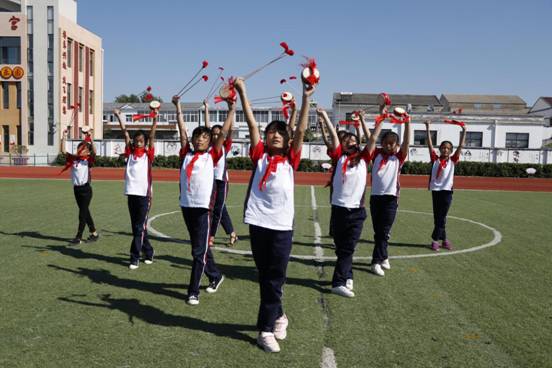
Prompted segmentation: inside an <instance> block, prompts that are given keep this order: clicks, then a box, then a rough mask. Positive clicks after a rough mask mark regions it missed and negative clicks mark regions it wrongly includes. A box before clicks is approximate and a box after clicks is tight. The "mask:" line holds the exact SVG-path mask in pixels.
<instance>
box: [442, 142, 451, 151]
mask: <svg viewBox="0 0 552 368" xmlns="http://www.w3.org/2000/svg"><path fill="white" fill-rule="evenodd" d="M443 144H450V150H451V151H452V150H453V149H454V145H453V144H452V142H451V141H442V142H441V144H440V145H439V148H441V147H442V146H443Z"/></svg>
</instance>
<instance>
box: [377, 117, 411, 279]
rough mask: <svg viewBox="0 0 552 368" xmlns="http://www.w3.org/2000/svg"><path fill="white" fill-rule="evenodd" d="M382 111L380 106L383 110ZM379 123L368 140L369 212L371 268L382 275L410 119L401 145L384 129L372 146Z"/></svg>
mask: <svg viewBox="0 0 552 368" xmlns="http://www.w3.org/2000/svg"><path fill="white" fill-rule="evenodd" d="M385 112H386V111H385V108H383V113H385ZM382 125H383V124H382V123H379V124H376V128H375V131H374V134H372V136H371V137H370V140H369V143H368V146H369V152H370V157H371V159H372V175H371V177H372V192H371V195H370V214H371V216H372V227H373V228H374V251H373V252H372V264H371V271H372V272H373V273H374V274H376V275H378V276H384V275H385V272H384V271H383V270H384V269H385V270H389V269H390V268H391V265H390V263H389V259H388V254H387V247H388V240H389V234H390V232H391V227H392V226H393V223H394V222H395V216H396V214H397V209H398V206H399V202H398V198H399V191H400V184H399V176H400V173H401V168H402V166H403V164H404V162H405V161H406V158H407V157H408V147H409V141H410V136H411V132H410V119H407V121H406V123H405V124H404V136H403V141H402V144H400V141H399V136H398V134H397V133H395V132H392V131H388V132H386V133H385V134H384V135H383V136H382V139H381V148H376V142H377V139H378V137H379V134H380V132H381V128H382Z"/></svg>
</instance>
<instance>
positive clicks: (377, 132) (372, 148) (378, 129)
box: [368, 106, 387, 155]
mask: <svg viewBox="0 0 552 368" xmlns="http://www.w3.org/2000/svg"><path fill="white" fill-rule="evenodd" d="M379 110H380V115H381V114H387V107H385V106H380V109H379ZM381 128H383V121H381V122H380V123H378V122H377V120H376V127H375V128H374V133H372V135H371V136H370V139H369V140H368V153H370V155H372V154H373V153H374V151H375V150H376V142H377V141H378V138H379V135H380V133H381Z"/></svg>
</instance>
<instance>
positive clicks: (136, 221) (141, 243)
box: [114, 109, 157, 270]
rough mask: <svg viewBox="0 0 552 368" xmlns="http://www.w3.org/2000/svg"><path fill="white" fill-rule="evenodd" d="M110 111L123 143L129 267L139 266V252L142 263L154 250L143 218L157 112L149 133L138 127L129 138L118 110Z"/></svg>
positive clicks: (148, 198) (147, 205) (148, 261)
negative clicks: (123, 139) (123, 140)
mask: <svg viewBox="0 0 552 368" xmlns="http://www.w3.org/2000/svg"><path fill="white" fill-rule="evenodd" d="M114 114H115V116H116V117H117V119H118V120H119V125H120V126H121V131H122V132H123V134H124V137H125V143H126V147H125V154H124V155H125V158H126V161H127V162H126V168H125V195H126V196H127V202H128V212H129V213H130V222H131V224H132V243H131V245H130V264H129V268H130V269H131V270H135V269H137V268H138V267H139V264H140V255H141V254H143V255H144V263H145V264H147V265H149V264H152V263H153V255H154V250H153V247H152V246H151V244H150V242H149V239H148V230H147V222H148V213H149V210H150V208H151V198H152V174H151V167H152V164H153V159H154V157H155V130H156V128H157V116H155V117H154V118H153V125H152V126H151V131H150V133H149V136H147V137H146V133H145V132H143V131H142V130H139V131H137V132H136V133H135V134H134V137H133V139H132V140H131V139H130V135H129V133H128V131H127V130H126V127H125V123H124V121H123V119H122V117H121V112H120V111H119V110H118V109H116V110H115V111H114Z"/></svg>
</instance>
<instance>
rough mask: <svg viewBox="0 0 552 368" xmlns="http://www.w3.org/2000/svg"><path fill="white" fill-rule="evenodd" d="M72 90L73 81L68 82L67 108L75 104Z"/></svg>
mask: <svg viewBox="0 0 552 368" xmlns="http://www.w3.org/2000/svg"><path fill="white" fill-rule="evenodd" d="M72 92H73V85H72V84H71V83H67V109H71V106H72V105H73V99H72V96H73V95H72Z"/></svg>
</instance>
